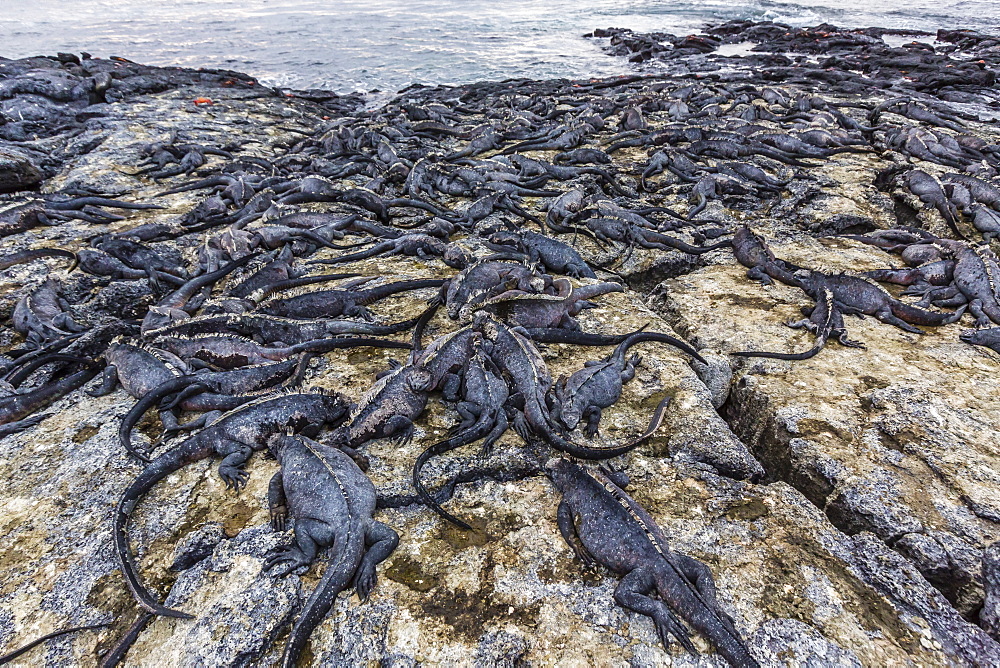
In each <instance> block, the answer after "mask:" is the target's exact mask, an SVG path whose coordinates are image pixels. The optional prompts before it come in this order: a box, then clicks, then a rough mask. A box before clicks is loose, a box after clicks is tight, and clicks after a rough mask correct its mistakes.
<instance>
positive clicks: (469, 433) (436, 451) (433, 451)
mask: <svg viewBox="0 0 1000 668" xmlns="http://www.w3.org/2000/svg"><path fill="white" fill-rule="evenodd" d="M488 413H489V411H485V410H484V411H483V415H481V416H480V418H479V420H477V421H476V424H474V425H472V426H471V427H469V428H468V429H465V430H463V431H462V432H460V433H458V434H455V435H454V436H452V437H451V438H446V439H445V440H443V441H439V442H437V443H435V444H434V445H432V446H430V447H429V448H427V449H426V450H424V451H423V452H421V453H420V456H419V457H417V461H416V463H415V464H414V465H413V487H414V489H416V490H417V496H419V497H420V499H421V500H422V501H423V502H424V505H425V506H427V507H428V508H430V509H431V510H433V511H434V512H435V513H437V514H438V515H440V516H441V517H443V518H445V519H446V520H448V521H449V522H452V523H453V524H455V525H457V526H459V527H461V528H463V529H466V530H471V529H472V527H471V526H469V525H468V524H467V523H465V522H463V521H462V520H460V519H458V518H457V517H455V516H454V515H452V514H451V513H449V512H448V511H446V510H445V509H444V508H442V507H441V506H440V505H438V503H437V501H435V500H434V499H433V498H432V497H431V495H430V494H429V493H428V492H427V489H426V488H425V487H424V485H423V483H422V482H420V470H421V469H422V468H423V467H424V464H426V463H427V461H428V460H429V459H430V458H431V457H434V456H436V455H440V454H444V453H445V452H449V451H451V450H454V449H456V448H460V447H462V446H463V445H468V444H469V443H475V442H476V441H478V440H479V439H481V438H485V437H486V436H487V435H488V434H489V433H490V431H491V430H492V429H493V427H494V425H495V424H496V422H495V421H494V420H491V419H490V416H489V415H488Z"/></svg>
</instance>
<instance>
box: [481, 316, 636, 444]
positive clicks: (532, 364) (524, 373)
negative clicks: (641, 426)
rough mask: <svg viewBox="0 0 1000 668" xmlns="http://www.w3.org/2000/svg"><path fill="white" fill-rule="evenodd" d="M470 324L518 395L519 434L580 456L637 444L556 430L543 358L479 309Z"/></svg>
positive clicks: (516, 333) (516, 423)
mask: <svg viewBox="0 0 1000 668" xmlns="http://www.w3.org/2000/svg"><path fill="white" fill-rule="evenodd" d="M472 326H473V329H475V330H476V331H478V332H480V333H482V335H483V337H484V338H485V340H486V341H488V342H489V343H490V344H492V346H491V349H490V358H491V359H492V360H493V363H494V364H495V365H496V367H497V368H498V369H499V370H500V371H501V373H502V374H503V376H504V378H505V379H506V380H507V382H508V383H509V385H508V386H509V387H510V389H511V394H512V395H513V394H517V395H519V398H520V400H521V402H522V403H523V407H522V408H521V415H523V418H520V419H517V420H515V421H514V428H515V429H516V430H517V432H518V434H519V435H520V436H521V437H522V438H524V439H525V440H529V439H530V437H531V435H532V434H534V435H535V436H537V437H538V438H541V439H542V440H544V441H545V442H546V443H548V444H549V445H551V446H552V447H554V448H556V449H557V450H560V451H562V452H565V453H567V454H570V455H573V456H574V457H580V458H581V459H606V458H608V457H616V456H618V455H621V454H624V453H626V452H628V451H629V450H631V449H632V448H634V447H636V446H637V445H639V442H641V441H633V442H632V443H628V444H625V445H621V446H611V447H590V446H583V445H579V444H577V443H574V442H572V441H570V440H568V439H565V438H563V437H562V436H560V435H559V434H557V433H556V432H555V430H554V429H553V427H552V419H551V416H550V415H549V410H548V407H547V406H546V403H545V397H546V395H547V394H548V391H549V388H551V387H552V378H551V376H549V371H548V368H547V367H546V366H545V360H543V359H542V356H541V354H540V353H539V352H538V349H537V348H536V347H535V345H534V344H533V343H532V342H531V339H529V338H527V336H525V335H524V334H523V333H522V332H521V331H518V329H516V328H511V327H509V326H507V325H506V324H504V323H503V322H501V321H499V320H497V319H496V318H494V317H493V316H491V315H489V314H486V313H482V312H480V313H477V314H476V318H475V320H474V321H473V325H472Z"/></svg>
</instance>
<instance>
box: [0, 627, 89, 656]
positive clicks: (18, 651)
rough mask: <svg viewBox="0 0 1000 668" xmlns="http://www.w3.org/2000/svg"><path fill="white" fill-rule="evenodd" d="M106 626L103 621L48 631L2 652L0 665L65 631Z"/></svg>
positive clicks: (72, 631) (70, 631)
mask: <svg viewBox="0 0 1000 668" xmlns="http://www.w3.org/2000/svg"><path fill="white" fill-rule="evenodd" d="M106 626H109V623H108V622H103V623H101V624H88V625H87V626H73V627H71V628H68V629H61V630H59V631H53V632H52V633H50V634H48V635H44V636H42V637H41V638H38V639H36V640H32V641H31V642H29V643H28V644H27V645H24V646H23V647H18V648H17V649H15V650H14V651H13V652H8V653H7V654H4V655H3V656H0V666H2V665H4V664H7V663H10V662H11V661H13V660H14V659H16V658H17V657H19V656H21V655H22V654H24V653H25V652H27V651H29V650H31V649H33V648H35V647H37V646H39V645H41V644H42V643H43V642H45V641H46V640H52V639H53V638H58V637H59V636H64V635H66V634H67V633H76V632H77V631H88V630H90V629H103V628H104V627H106Z"/></svg>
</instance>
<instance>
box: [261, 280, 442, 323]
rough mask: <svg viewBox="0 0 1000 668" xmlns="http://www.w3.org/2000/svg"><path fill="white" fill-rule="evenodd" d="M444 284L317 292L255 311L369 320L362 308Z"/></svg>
mask: <svg viewBox="0 0 1000 668" xmlns="http://www.w3.org/2000/svg"><path fill="white" fill-rule="evenodd" d="M444 284H445V281H444V280H441V279H424V280H417V281H398V282H396V283H386V284H385V285H379V286H377V287H374V288H368V289H366V290H321V291H319V292H310V293H308V294H304V295H299V296H297V297H286V298H283V299H273V300H271V301H268V302H264V303H263V304H261V305H260V307H259V308H258V309H257V312H258V313H263V314H265V315H278V316H282V317H285V318H336V317H338V316H341V315H346V316H348V317H362V318H371V314H370V313H369V312H368V309H366V308H365V306H367V305H369V304H373V303H375V302H377V301H378V300H380V299H383V298H385V297H388V296H389V295H395V294H398V293H400V292H407V291H410V290H420V289H422V288H440V287H441V286H442V285H444Z"/></svg>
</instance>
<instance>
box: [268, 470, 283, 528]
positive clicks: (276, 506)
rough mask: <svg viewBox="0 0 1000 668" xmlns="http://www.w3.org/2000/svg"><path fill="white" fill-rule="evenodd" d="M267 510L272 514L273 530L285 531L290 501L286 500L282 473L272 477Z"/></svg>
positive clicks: (269, 485) (279, 472)
mask: <svg viewBox="0 0 1000 668" xmlns="http://www.w3.org/2000/svg"><path fill="white" fill-rule="evenodd" d="M267 508H268V510H269V511H270V513H271V528H272V529H274V530H275V531H284V530H285V523H286V522H287V521H288V500H287V499H286V498H285V487H284V483H283V482H282V479H281V471H278V472H277V473H275V474H274V475H273V476H272V477H271V482H270V484H268V486H267Z"/></svg>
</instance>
